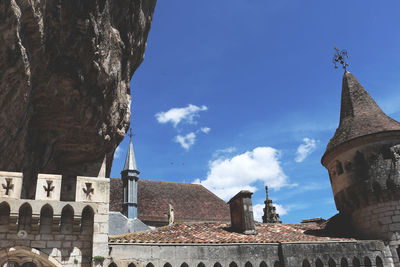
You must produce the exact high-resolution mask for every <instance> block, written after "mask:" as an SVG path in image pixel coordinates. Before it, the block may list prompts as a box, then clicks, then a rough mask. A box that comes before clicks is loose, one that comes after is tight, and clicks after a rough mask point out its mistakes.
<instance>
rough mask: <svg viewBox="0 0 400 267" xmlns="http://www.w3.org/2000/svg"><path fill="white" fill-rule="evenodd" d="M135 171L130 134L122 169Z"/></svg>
mask: <svg viewBox="0 0 400 267" xmlns="http://www.w3.org/2000/svg"><path fill="white" fill-rule="evenodd" d="M127 170H129V171H137V167H136V159H135V153H134V152H133V145H132V136H131V139H130V141H129V150H128V153H127V154H126V159H125V165H124V169H123V170H122V171H127Z"/></svg>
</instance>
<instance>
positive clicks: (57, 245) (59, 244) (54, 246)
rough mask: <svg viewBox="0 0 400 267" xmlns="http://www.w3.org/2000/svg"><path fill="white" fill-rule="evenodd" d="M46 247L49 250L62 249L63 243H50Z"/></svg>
mask: <svg viewBox="0 0 400 267" xmlns="http://www.w3.org/2000/svg"><path fill="white" fill-rule="evenodd" d="M46 245H47V247H48V248H61V241H48V242H47V244H46Z"/></svg>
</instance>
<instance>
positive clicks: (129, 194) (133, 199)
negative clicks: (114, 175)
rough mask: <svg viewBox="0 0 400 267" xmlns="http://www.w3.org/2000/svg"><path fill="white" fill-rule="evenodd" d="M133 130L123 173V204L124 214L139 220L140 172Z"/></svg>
mask: <svg viewBox="0 0 400 267" xmlns="http://www.w3.org/2000/svg"><path fill="white" fill-rule="evenodd" d="M132 136H133V134H132V129H131V130H130V132H129V137H130V140H129V150H128V153H127V154H126V159H125V166H124V169H123V170H122V172H121V178H122V183H123V186H124V198H123V199H124V202H123V204H122V210H123V214H125V216H126V217H128V218H129V219H134V218H137V204H138V203H137V190H138V180H139V174H140V172H139V171H138V170H137V168H136V160H135V153H133V145H132Z"/></svg>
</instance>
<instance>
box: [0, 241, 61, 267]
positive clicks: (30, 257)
mask: <svg viewBox="0 0 400 267" xmlns="http://www.w3.org/2000/svg"><path fill="white" fill-rule="evenodd" d="M0 266H2V267H6V266H7V267H37V266H46V267H61V266H62V265H61V264H60V263H58V261H57V260H55V259H54V258H53V257H51V256H49V255H47V254H45V253H43V252H41V251H39V250H37V249H34V248H30V247H24V246H17V247H12V248H10V249H8V250H0Z"/></svg>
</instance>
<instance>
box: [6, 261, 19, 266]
mask: <svg viewBox="0 0 400 267" xmlns="http://www.w3.org/2000/svg"><path fill="white" fill-rule="evenodd" d="M2 267H19V264H18V263H17V262H15V261H9V262H6V263H5V264H4V265H3V266H2Z"/></svg>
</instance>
